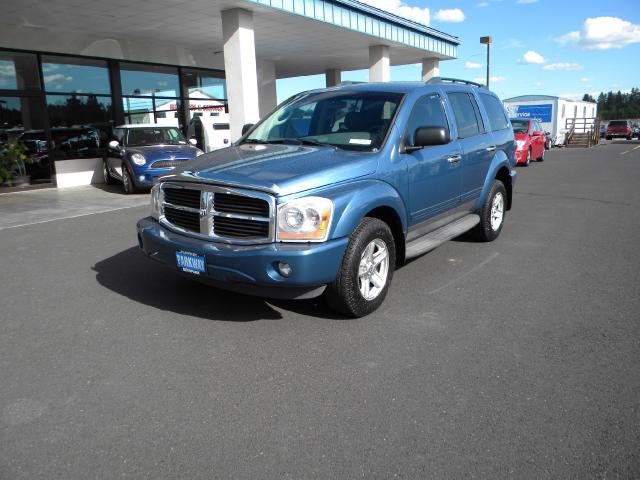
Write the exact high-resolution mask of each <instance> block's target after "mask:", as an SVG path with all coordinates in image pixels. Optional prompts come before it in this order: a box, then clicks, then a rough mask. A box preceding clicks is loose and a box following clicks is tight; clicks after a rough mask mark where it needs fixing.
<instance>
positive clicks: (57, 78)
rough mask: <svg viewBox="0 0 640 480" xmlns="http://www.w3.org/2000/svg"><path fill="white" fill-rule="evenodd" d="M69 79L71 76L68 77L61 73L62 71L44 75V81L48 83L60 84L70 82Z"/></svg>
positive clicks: (71, 78)
mask: <svg viewBox="0 0 640 480" xmlns="http://www.w3.org/2000/svg"><path fill="white" fill-rule="evenodd" d="M71 80H73V77H68V76H66V75H63V74H62V73H54V74H53V75H46V76H45V77H44V83H49V84H52V85H53V84H56V83H57V84H59V85H58V86H60V84H62V83H64V82H70V81H71Z"/></svg>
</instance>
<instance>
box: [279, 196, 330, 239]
mask: <svg viewBox="0 0 640 480" xmlns="http://www.w3.org/2000/svg"><path fill="white" fill-rule="evenodd" d="M332 215H333V202H332V201H331V200H329V199H328V198H322V197H303V198H298V199H296V200H292V201H291V202H288V203H284V204H282V205H278V232H277V238H278V240H282V241H285V242H323V241H325V240H326V239H327V235H328V233H329V227H330V226H331V217H332Z"/></svg>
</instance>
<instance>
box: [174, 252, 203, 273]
mask: <svg viewBox="0 0 640 480" xmlns="http://www.w3.org/2000/svg"><path fill="white" fill-rule="evenodd" d="M176 264H177V265H178V268H181V269H182V270H183V271H185V272H189V273H195V274H196V275H200V274H201V273H204V272H205V271H206V270H205V265H206V264H205V258H204V256H203V255H198V254H196V253H191V252H176Z"/></svg>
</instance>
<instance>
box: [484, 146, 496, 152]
mask: <svg viewBox="0 0 640 480" xmlns="http://www.w3.org/2000/svg"><path fill="white" fill-rule="evenodd" d="M485 150H486V151H487V152H494V151H495V150H496V146H495V145H491V146H490V147H487V148H485Z"/></svg>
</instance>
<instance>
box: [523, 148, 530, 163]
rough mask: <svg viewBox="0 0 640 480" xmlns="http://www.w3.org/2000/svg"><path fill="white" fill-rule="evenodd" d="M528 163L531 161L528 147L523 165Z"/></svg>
mask: <svg viewBox="0 0 640 480" xmlns="http://www.w3.org/2000/svg"><path fill="white" fill-rule="evenodd" d="M530 163H531V149H530V148H529V149H528V150H527V158H525V160H524V166H525V167H528V166H529V164H530Z"/></svg>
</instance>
